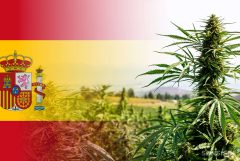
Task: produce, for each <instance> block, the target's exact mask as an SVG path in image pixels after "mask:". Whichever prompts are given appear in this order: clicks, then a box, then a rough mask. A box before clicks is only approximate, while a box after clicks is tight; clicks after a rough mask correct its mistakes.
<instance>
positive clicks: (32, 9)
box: [0, 0, 157, 40]
mask: <svg viewBox="0 0 240 161" xmlns="http://www.w3.org/2000/svg"><path fill="white" fill-rule="evenodd" d="M145 3H148V1H145V0H101V1H96V0H7V1H2V2H1V5H0V20H1V25H0V39H6V40H12V39H13V40H21V39H26V40H49V39H54V40H69V39H73V40H78V39H81V40H83V39H87V40H89V39H90V40H93V39H119V40H120V39H144V38H145V37H146V35H145V26H146V25H148V24H145V23H144V20H145V18H146V14H147V12H149V11H146V10H145V9H144V6H145V5H146V4H145ZM149 3H150V2H149ZM156 20H157V18H156ZM155 32H156V31H155ZM151 34H152V35H154V31H153V32H152V33H151Z"/></svg>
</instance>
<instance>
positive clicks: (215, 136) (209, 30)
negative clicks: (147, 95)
mask: <svg viewBox="0 0 240 161" xmlns="http://www.w3.org/2000/svg"><path fill="white" fill-rule="evenodd" d="M204 23H205V28H204V29H196V28H195V27H194V28H193V29H192V30H185V29H183V28H181V27H179V26H177V25H175V24H174V25H175V26H176V28H177V29H178V30H179V31H180V32H181V34H182V35H163V36H166V37H169V38H172V39H174V40H176V41H175V42H174V43H172V44H170V45H168V46H167V47H176V48H177V51H175V52H158V53H162V54H168V55H172V56H174V57H175V58H177V60H178V61H177V62H176V63H173V64H170V65H168V64H156V65H154V66H155V67H156V69H154V70H150V71H148V72H146V73H144V74H142V75H157V76H158V77H157V78H156V79H154V80H153V81H152V82H150V84H149V85H152V84H158V85H159V86H162V85H164V84H166V83H170V82H173V83H174V84H179V83H181V82H183V81H188V82H190V83H191V84H192V85H193V86H194V92H195V95H194V96H193V98H190V99H187V100H185V101H184V102H183V103H184V104H182V102H181V104H180V105H179V106H181V107H180V110H179V109H176V110H170V118H169V119H168V118H167V119H164V118H163V119H162V118H160V119H159V120H158V122H156V123H155V124H154V125H153V126H151V127H149V128H146V129H144V130H142V131H141V132H140V133H139V135H140V134H141V135H140V136H144V139H143V141H142V142H141V143H140V144H139V147H138V149H137V150H136V160H143V161H144V160H154V161H155V160H156V161H160V160H164V161H165V160H181V161H187V160H189V161H191V160H192V161H196V160H199V161H201V160H209V161H210V160H221V159H224V160H237V156H239V146H237V145H239V143H237V142H238V141H239V138H238V137H239V136H237V134H236V132H237V131H238V130H239V125H240V124H239V115H240V108H239V101H238V100H236V99H235V98H234V97H233V94H234V93H235V92H233V91H232V90H231V89H229V88H227V86H226V84H227V78H234V79H238V76H237V75H238V74H239V72H240V70H239V67H240V66H233V65H232V64H231V63H230V61H229V60H230V59H232V58H234V57H235V56H237V55H239V51H238V48H239V47H240V44H238V43H237V42H236V41H237V40H238V39H239V38H240V36H238V35H236V33H234V32H228V31H226V30H225V29H224V23H223V22H222V21H221V20H220V19H219V18H218V17H216V16H215V15H211V16H210V17H209V19H208V20H206V21H204ZM149 85H148V86H149Z"/></svg>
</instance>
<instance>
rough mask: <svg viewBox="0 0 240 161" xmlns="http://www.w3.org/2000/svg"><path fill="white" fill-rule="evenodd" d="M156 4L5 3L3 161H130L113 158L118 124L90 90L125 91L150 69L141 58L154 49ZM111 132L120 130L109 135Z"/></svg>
mask: <svg viewBox="0 0 240 161" xmlns="http://www.w3.org/2000/svg"><path fill="white" fill-rule="evenodd" d="M149 5H152V4H151V3H150V2H149V3H148V2H147V1H145V0H114V1H113V0H101V1H97V0H7V1H4V2H1V5H0V21H1V25H0V39H1V40H0V65H1V67H0V106H1V108H0V160H1V161H70V160H71V161H73V160H74V161H75V160H76V161H77V160H78V161H90V160H101V159H102V157H103V158H104V159H105V160H124V159H123V158H120V159H119V158H116V157H115V156H114V154H113V153H111V150H113V149H114V145H115V144H118V141H117V140H116V139H115V141H116V142H115V143H112V144H111V145H110V144H109V143H108V142H107V140H108V139H109V138H111V137H112V139H114V138H113V134H114V129H117V128H118V127H117V126H116V124H117V123H116V122H117V121H118V119H116V118H115V115H111V116H110V115H109V116H106V115H105V113H107V111H108V112H109V109H108V108H105V106H103V105H102V104H101V102H98V100H96V99H99V98H95V97H94V98H91V97H92V95H94V94H96V93H94V92H93V93H91V92H90V93H91V94H92V95H87V94H85V95H84V92H86V91H88V90H89V88H87V87H93V86H95V85H102V84H110V85H112V84H113V85H115V87H116V88H120V87H123V86H124V85H125V84H127V82H128V81H129V82H131V81H132V82H133V80H134V79H135V77H136V76H137V75H138V74H140V73H141V72H142V71H143V70H142V69H144V68H145V67H146V65H148V64H149V60H148V59H146V55H145V56H141V54H143V53H145V51H146V50H149V51H150V53H151V52H152V51H153V50H152V49H149V47H150V46H149V44H151V43H150V42H151V41H152V36H155V35H154V31H153V30H151V29H152V27H153V26H151V25H150V26H149V24H148V22H149V21H148V20H147V21H146V18H147V17H148V16H149V15H151V14H153V13H152V10H151V9H150V8H149ZM150 48H151V47H150ZM138 65H139V66H140V68H138V69H135V67H136V66H138ZM39 70H40V71H39ZM142 85H143V84H141V85H139V87H141V86H142ZM106 88H108V86H107V85H105V86H101V89H106ZM80 91H81V92H80ZM93 91H94V90H93ZM95 92H96V91H95ZM100 99H101V98H100ZM82 100H87V101H82ZM36 107H42V108H36ZM98 107H101V108H98ZM106 123H109V124H107V125H106ZM106 126H108V127H106ZM106 128H108V129H113V131H111V132H108V133H105V135H102V132H101V130H103V129H104V130H106ZM122 134H123V133H122ZM103 136H104V137H103ZM119 153H120V152H119ZM115 155H116V154H115Z"/></svg>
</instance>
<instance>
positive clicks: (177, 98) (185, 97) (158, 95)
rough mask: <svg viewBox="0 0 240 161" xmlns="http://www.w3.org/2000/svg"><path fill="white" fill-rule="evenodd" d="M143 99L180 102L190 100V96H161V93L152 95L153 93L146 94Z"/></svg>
mask: <svg viewBox="0 0 240 161" xmlns="http://www.w3.org/2000/svg"><path fill="white" fill-rule="evenodd" d="M144 98H150V99H159V100H162V101H165V100H180V99H188V98H190V96H189V95H188V94H184V95H179V94H175V95H171V94H169V93H165V94H161V93H157V94H153V92H151V91H150V92H149V93H147V94H145V95H144Z"/></svg>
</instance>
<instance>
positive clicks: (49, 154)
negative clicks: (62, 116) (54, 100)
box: [0, 121, 104, 161]
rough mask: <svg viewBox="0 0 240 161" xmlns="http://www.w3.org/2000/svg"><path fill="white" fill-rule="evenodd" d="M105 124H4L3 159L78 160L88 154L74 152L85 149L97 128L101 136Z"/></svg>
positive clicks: (1, 127) (0, 150)
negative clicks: (73, 158) (80, 148)
mask: <svg viewBox="0 0 240 161" xmlns="http://www.w3.org/2000/svg"><path fill="white" fill-rule="evenodd" d="M102 123H103V122H102ZM102 123H101V122H98V126H96V122H67V121H66V122H50V121H49V122H47V121H22V122H20V121H19V122H17V121H13V122H9V121H8V122H0V143H1V144H0V160H4V161H35V160H44V161H45V160H48V161H58V160H70V159H69V157H70V156H71V157H75V158H76V159H77V158H78V157H79V156H84V155H85V154H76V153H75V151H74V150H76V149H78V148H79V147H80V146H85V144H84V141H85V140H88V138H87V137H86V136H88V135H89V134H90V133H92V130H93V129H95V130H96V131H95V133H97V132H98V131H99V129H101V128H102V127H104V126H102ZM81 137H82V138H83V139H82V140H79V138H81ZM90 137H91V135H90ZM79 141H80V142H79ZM79 143H80V144H79ZM79 160H81V159H79ZM82 161H89V160H83V159H82Z"/></svg>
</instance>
